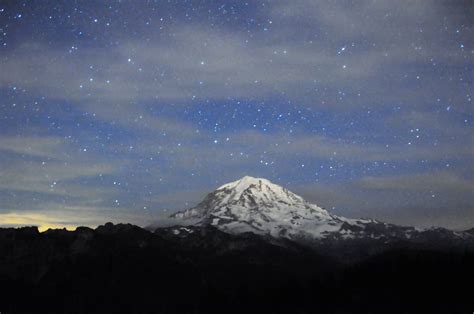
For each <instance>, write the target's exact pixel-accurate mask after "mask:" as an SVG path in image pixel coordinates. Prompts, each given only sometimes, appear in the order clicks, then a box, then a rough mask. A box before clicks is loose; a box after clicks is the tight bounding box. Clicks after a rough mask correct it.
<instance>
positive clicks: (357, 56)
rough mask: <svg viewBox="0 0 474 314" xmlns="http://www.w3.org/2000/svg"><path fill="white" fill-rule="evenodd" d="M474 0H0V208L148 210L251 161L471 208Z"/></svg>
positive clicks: (412, 211)
mask: <svg viewBox="0 0 474 314" xmlns="http://www.w3.org/2000/svg"><path fill="white" fill-rule="evenodd" d="M473 21H474V6H473V5H472V1H469V0H465V1H463V0H460V1H435V0H433V1H431V0H426V1H402V2H400V1H388V0H385V1H316V0H292V1H248V2H244V1H202V0H201V1H197V0H196V1H193V0H190V1H107V2H105V1H10V2H2V3H0V131H1V132H0V224H1V225H13V226H15V225H25V224H37V225H41V226H42V227H43V228H46V227H48V226H55V227H57V226H68V227H73V226H76V225H90V226H95V225H98V224H101V223H104V222H106V221H114V222H120V221H122V222H132V223H137V224H140V225H147V224H149V223H151V222H155V221H156V220H163V219H165V218H164V217H167V215H169V213H170V212H172V211H175V210H178V209H183V208H187V207H190V206H192V205H193V204H195V203H197V202H198V201H199V200H200V199H201V198H203V197H204V196H205V194H206V193H207V192H210V191H212V190H213V189H214V188H215V187H216V186H219V185H221V184H223V183H226V182H228V181H233V180H236V179H238V178H240V177H242V176H244V175H252V176H259V177H266V178H268V179H270V180H272V181H274V182H275V183H277V184H280V185H283V186H285V187H287V188H289V189H291V190H293V191H294V192H296V193H300V194H301V195H303V196H304V197H305V198H307V199H308V200H310V201H314V202H315V203H317V204H319V205H321V206H323V207H325V208H328V209H330V210H332V211H333V212H335V213H337V214H341V215H345V216H348V217H361V216H363V217H373V218H377V219H381V220H385V221H388V222H393V223H399V224H405V225H418V226H432V225H434V226H445V227H450V228H468V227H472V226H473V225H474V196H473V195H474V193H473V192H474V176H473V170H474V164H473V158H474V132H473V121H472V119H473V113H474V112H473V102H472V97H473V91H474V30H473V27H474V25H473Z"/></svg>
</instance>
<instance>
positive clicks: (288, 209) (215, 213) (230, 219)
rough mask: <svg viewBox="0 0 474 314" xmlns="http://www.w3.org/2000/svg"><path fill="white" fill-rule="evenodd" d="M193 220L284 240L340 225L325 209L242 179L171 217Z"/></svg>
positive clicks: (267, 184) (269, 185)
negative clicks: (283, 238) (291, 234)
mask: <svg viewBox="0 0 474 314" xmlns="http://www.w3.org/2000/svg"><path fill="white" fill-rule="evenodd" d="M172 217H173V218H180V219H196V220H197V223H198V224H201V225H213V226H217V227H218V228H220V229H221V230H224V231H228V232H232V233H239V232H254V233H263V234H271V235H274V236H287V234H288V233H294V234H296V233H300V231H301V230H303V231H304V232H306V233H308V232H309V233H312V234H313V235H314V236H316V235H319V234H321V232H325V231H331V230H333V229H338V228H339V226H340V225H341V224H342V221H341V220H339V218H338V217H336V216H333V215H331V214H329V213H328V212H327V211H326V210H325V209H323V208H321V207H319V206H317V205H315V204H311V203H308V202H306V201H305V200H304V199H303V198H302V197H300V196H298V195H296V194H294V193H292V192H290V191H288V190H287V189H285V188H283V187H281V186H279V185H277V184H274V183H272V182H271V181H269V180H267V179H264V178H254V177H251V176H245V177H243V178H241V179H239V180H237V181H234V182H230V183H227V184H224V185H222V186H220V187H219V188H217V189H216V190H215V191H214V192H212V193H210V194H208V195H207V196H206V198H205V199H204V200H203V201H202V202H201V203H199V204H198V205H197V206H196V207H193V208H190V209H188V210H185V211H182V212H178V213H176V214H174V215H173V216H172Z"/></svg>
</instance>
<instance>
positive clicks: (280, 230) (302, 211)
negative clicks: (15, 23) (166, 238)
mask: <svg viewBox="0 0 474 314" xmlns="http://www.w3.org/2000/svg"><path fill="white" fill-rule="evenodd" d="M171 218H174V219H176V220H177V224H181V222H182V223H183V224H187V225H189V224H194V225H195V226H213V227H216V228H218V229H220V230H221V231H224V232H227V233H231V234H239V233H244V232H252V233H255V234H259V235H269V236H272V237H274V238H286V239H290V240H296V241H299V242H308V241H309V242H311V243H313V244H314V243H316V242H317V243H325V244H327V245H326V249H328V250H330V249H331V248H332V247H334V245H335V244H336V242H334V241H339V240H356V241H359V240H360V241H359V242H360V243H366V242H367V241H372V242H374V241H375V242H378V243H380V244H383V245H385V244H387V243H397V242H400V241H402V242H407V241H408V242H410V243H412V244H420V243H424V244H426V243H431V244H433V245H435V246H445V247H453V246H456V245H457V246H459V245H461V246H464V245H465V244H466V243H469V245H470V246H471V247H474V235H473V234H471V233H469V232H455V231H452V230H448V229H443V228H429V229H419V228H414V227H404V226H398V225H393V224H388V223H384V222H380V221H376V220H372V219H349V218H345V217H341V216H336V215H334V214H331V213H330V212H328V211H327V210H325V209H323V208H321V207H320V206H318V205H315V204H311V203H309V202H307V201H305V200H304V199H303V198H302V197H301V196H298V195H296V194H294V193H292V192H290V191H288V190H287V189H285V188H283V187H281V186H279V185H276V184H274V183H272V182H270V181H268V180H266V179H262V178H253V177H249V176H246V177H244V178H242V179H240V180H237V181H234V182H231V183H228V184H225V185H223V186H221V187H219V188H218V189H216V190H215V191H214V192H212V193H210V194H208V195H207V196H206V198H205V199H204V200H203V201H202V202H201V203H199V204H198V205H197V206H196V207H193V208H190V209H187V210H184V211H181V212H177V213H175V214H173V215H172V216H171ZM175 231H177V232H178V233H181V231H182V230H181V229H180V230H175ZM343 242H344V241H343ZM337 243H340V242H337ZM353 244H354V243H353ZM352 246H353V245H351V247H352Z"/></svg>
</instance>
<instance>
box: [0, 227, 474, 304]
mask: <svg viewBox="0 0 474 314" xmlns="http://www.w3.org/2000/svg"><path fill="white" fill-rule="evenodd" d="M344 243H349V242H344ZM328 247H330V246H328ZM338 250H342V251H343V250H344V248H343V247H339V248H338ZM342 251H341V252H342ZM343 255H344V254H342V255H341V256H343ZM349 255H350V254H349ZM473 263H474V254H473V251H472V250H469V249H468V248H465V249H461V248H458V249H456V250H444V249H434V248H429V247H424V246H421V245H419V246H416V247H415V246H412V247H409V246H403V245H402V244H400V246H398V247H391V248H389V249H386V250H383V251H381V252H372V253H371V254H367V256H366V257H365V258H362V259H361V258H359V259H357V260H356V261H353V262H352V263H346V262H345V261H344V259H341V258H340V257H338V258H337V259H335V258H333V257H332V254H327V252H326V251H325V248H324V247H319V248H315V247H308V246H305V245H303V244H301V243H297V242H294V241H291V240H289V239H277V238H273V237H270V236H267V235H257V234H254V233H242V234H230V233H226V232H223V231H221V230H219V229H218V228H215V227H212V226H187V227H184V226H175V227H169V228H158V229H156V230H154V231H153V232H152V231H148V230H145V229H142V228H140V227H137V226H133V225H130V224H119V225H113V224H111V223H107V224H105V225H103V226H99V227H98V228H97V229H95V230H94V229H90V228H86V227H80V228H78V229H77V230H76V231H67V230H48V231H46V232H43V233H40V232H38V230H37V229H36V228H31V227H30V228H19V229H0V287H1V290H2V291H1V292H2V298H1V301H0V307H1V310H2V313H223V312H225V313H242V312H245V313H466V312H469V311H471V309H472V308H473V306H474V301H473V299H472V296H471V294H470V292H469V291H470V290H469V289H465V288H464V287H466V286H468V285H470V284H471V283H472V279H473V278H474V270H473V267H472V265H473Z"/></svg>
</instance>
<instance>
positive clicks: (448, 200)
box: [295, 171, 474, 229]
mask: <svg viewBox="0 0 474 314" xmlns="http://www.w3.org/2000/svg"><path fill="white" fill-rule="evenodd" d="M473 190H474V181H473V180H472V178H465V177H462V176H461V175H459V174H456V173H454V172H447V171H440V172H434V173H415V174H406V175H384V176H377V177H374V176H367V177H362V178H360V179H355V180H353V181H349V182H342V183H338V184H336V183H334V184H314V185H312V186H311V185H307V186H301V187H295V191H296V192H299V193H301V195H302V196H304V197H305V198H307V199H308V200H310V201H313V202H315V203H317V204H320V205H322V206H324V207H326V208H328V209H329V210H331V208H332V207H335V208H333V209H332V211H334V212H336V213H337V214H340V215H345V216H348V217H354V218H359V217H371V218H376V219H379V220H381V221H386V222H391V223H396V224H401V225H415V226H420V227H430V226H443V227H448V228H453V229H467V228H470V227H472V224H473V223H474V210H473V209H474V197H473V196H472V191H473Z"/></svg>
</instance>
